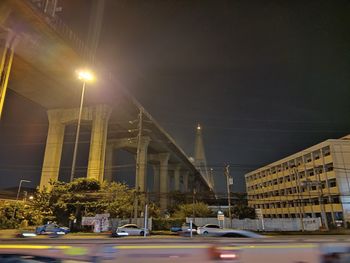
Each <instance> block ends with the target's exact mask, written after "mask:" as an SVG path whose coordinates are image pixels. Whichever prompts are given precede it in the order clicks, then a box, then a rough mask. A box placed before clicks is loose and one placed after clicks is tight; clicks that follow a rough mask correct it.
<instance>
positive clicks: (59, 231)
mask: <svg viewBox="0 0 350 263" xmlns="http://www.w3.org/2000/svg"><path fill="white" fill-rule="evenodd" d="M69 232H70V230H69V228H68V227H60V226H58V225H57V224H54V223H50V224H46V225H42V226H38V227H37V228H36V229H35V233H36V234H38V235H45V234H56V235H65V234H68V233H69Z"/></svg>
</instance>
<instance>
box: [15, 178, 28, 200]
mask: <svg viewBox="0 0 350 263" xmlns="http://www.w3.org/2000/svg"><path fill="white" fill-rule="evenodd" d="M30 182H31V181H28V180H21V181H19V186H18V191H17V197H16V201H17V200H18V197H19V193H20V192H21V187H22V183H30Z"/></svg>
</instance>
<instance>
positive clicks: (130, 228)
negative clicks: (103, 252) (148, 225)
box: [112, 224, 149, 237]
mask: <svg viewBox="0 0 350 263" xmlns="http://www.w3.org/2000/svg"><path fill="white" fill-rule="evenodd" d="M144 233H145V229H144V228H139V227H138V226H137V225H135V224H126V225H123V226H120V227H118V228H117V229H116V230H115V231H113V232H112V237H119V236H143V235H144ZM146 235H149V230H148V229H146Z"/></svg>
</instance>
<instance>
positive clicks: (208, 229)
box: [197, 224, 265, 238]
mask: <svg viewBox="0 0 350 263" xmlns="http://www.w3.org/2000/svg"><path fill="white" fill-rule="evenodd" d="M197 233H198V234H199V235H204V236H217V237H237V238H264V237H265V236H262V235H259V234H256V233H254V232H251V231H246V230H239V229H229V228H220V226H218V225H214V224H207V225H204V226H202V227H198V229H197Z"/></svg>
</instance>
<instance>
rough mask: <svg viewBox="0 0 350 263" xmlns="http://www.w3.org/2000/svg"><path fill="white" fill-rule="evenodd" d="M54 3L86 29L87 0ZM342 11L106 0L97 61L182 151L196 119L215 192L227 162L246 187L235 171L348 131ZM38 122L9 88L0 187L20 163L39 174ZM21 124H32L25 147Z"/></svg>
mask: <svg viewBox="0 0 350 263" xmlns="http://www.w3.org/2000/svg"><path fill="white" fill-rule="evenodd" d="M62 4H63V13H61V14H60V15H61V16H62V17H63V18H64V19H65V21H67V23H68V24H70V25H71V26H72V27H73V28H74V29H75V30H76V31H78V32H79V33H80V35H81V36H82V37H85V36H86V31H87V27H86V23H87V22H86V21H87V20H88V17H89V7H90V1H87V0H74V1H73V0H66V1H65V2H63V3H62ZM349 14H350V2H349V1H233V0H232V1H214V0H213V1H203V0H201V1H199V0H198V1H164V0H163V1H129V0H123V1H120V0H107V1H106V10H105V16H104V22H103V28H102V31H101V38H100V47H99V50H98V60H99V61H101V62H102V63H103V64H104V65H105V67H106V68H108V69H109V70H110V71H111V72H113V73H114V74H115V76H116V77H117V78H118V79H119V80H120V81H121V82H122V83H123V84H124V86H125V88H126V89H128V90H130V91H131V92H132V94H134V96H135V97H136V98H137V99H138V100H139V101H140V102H141V104H143V105H144V106H145V108H146V109H147V110H148V111H149V112H150V113H151V114H152V115H153V116H154V117H155V118H156V120H158V121H159V123H160V124H161V125H162V126H163V127H164V128H165V129H166V130H167V131H168V132H169V133H170V134H171V135H172V136H173V137H174V138H175V140H176V141H177V142H178V144H179V145H180V146H181V147H182V148H183V149H184V150H185V152H186V153H188V154H189V155H192V154H193V147H194V134H195V126H196V124H197V123H198V122H199V123H201V124H202V126H203V136H204V143H205V147H206V155H207V162H208V164H209V166H210V167H213V168H214V171H215V176H216V178H215V179H216V183H217V185H218V188H217V190H218V191H223V189H224V188H223V183H224V176H223V166H224V164H226V163H229V164H231V174H232V175H233V177H234V178H235V185H234V190H235V191H244V179H243V175H244V173H246V172H248V171H250V170H253V169H255V168H257V167H259V166H261V165H264V164H267V163H270V162H273V161H276V160H278V159H281V158H283V157H285V156H287V155H289V154H293V153H295V152H296V151H299V150H302V149H304V148H306V147H309V146H311V145H313V144H316V143H318V142H321V141H323V140H325V139H328V138H339V137H341V136H343V135H346V134H348V133H350V103H349V99H350V74H349V72H350V34H349V27H350V16H349ZM19 102H20V103H19ZM18 118H20V121H18ZM16 119H17V120H16ZM28 122H29V123H30V124H28ZM14 123H15V124H16V125H13V124H14ZM33 123H34V124H36V125H35V126H33ZM11 125H12V126H11ZM46 125H47V121H46V117H45V112H44V110H43V109H41V108H40V107H38V106H36V105H34V104H31V103H30V102H28V101H26V100H25V99H23V98H21V97H18V96H16V95H15V94H13V93H10V94H9V96H8V101H7V103H6V107H5V112H4V118H3V120H2V121H1V122H0V136H1V137H0V143H1V144H0V145H1V147H0V185H1V186H2V187H7V186H12V185H16V180H17V179H18V180H19V178H22V177H23V176H22V175H21V176H20V175H19V173H20V172H21V171H22V172H23V174H25V175H26V176H28V177H29V176H31V177H32V178H35V179H33V185H34V183H38V182H39V175H40V170H36V169H37V168H38V167H40V165H41V162H42V154H43V149H44V146H43V143H44V142H45V129H47V127H46ZM9 127H11V128H9ZM33 127H34V128H33ZM27 129H37V130H38V136H35V137H33V138H27V141H30V142H31V144H33V145H31V146H30V145H26V146H24V145H23V141H24V139H23V137H24V136H25V134H26V131H27ZM27 141H26V142H27ZM4 145H6V146H5V147H3V146H4ZM11 145H16V147H12V146H11ZM11 156H16V157H17V156H20V157H21V158H16V159H18V162H17V163H15V162H14V161H13V158H11ZM15 164H18V165H19V167H16V168H15V167H14V166H12V165H15ZM21 166H22V167H32V168H33V167H35V169H34V168H33V169H34V170H35V172H34V171H32V173H29V172H28V171H25V168H22V170H21V168H20V167H21ZM5 168H6V169H5ZM14 169H16V171H14ZM9 174H11V175H12V178H11V180H10V179H8V175H9ZM29 174H30V175H29ZM16 177H18V178H17V179H16ZM15 179H16V180H15ZM14 180H15V181H14Z"/></svg>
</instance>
